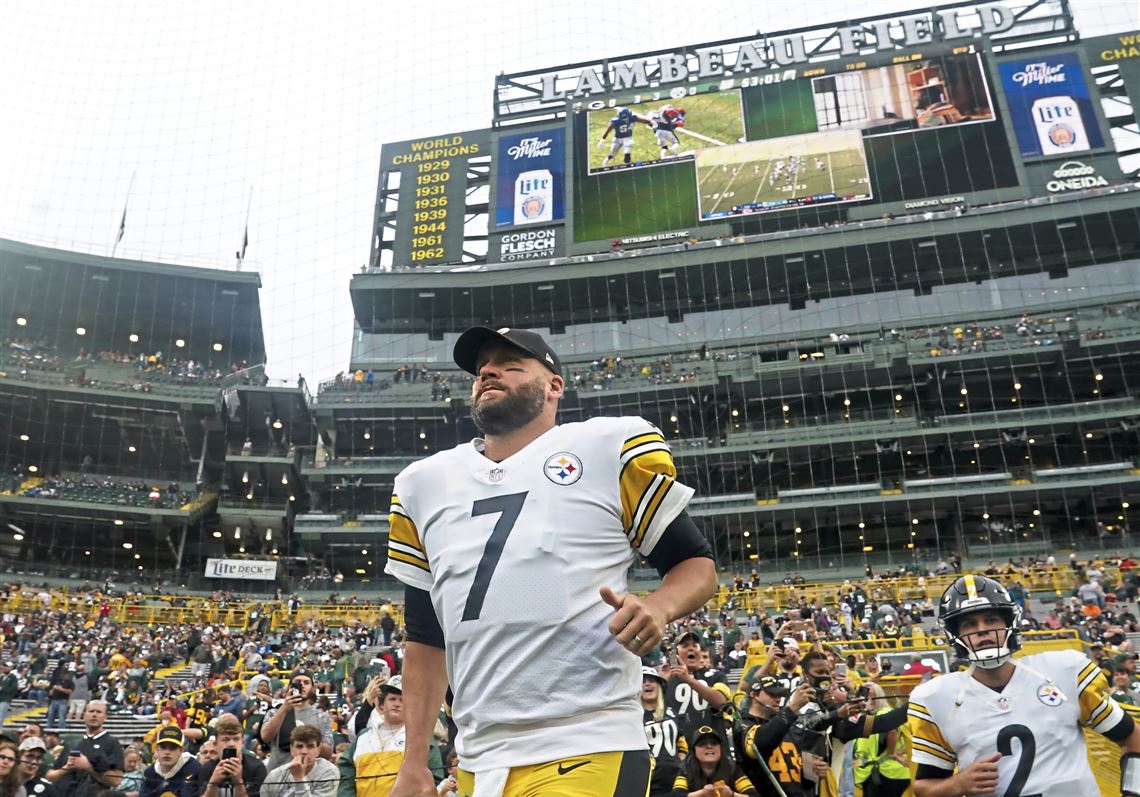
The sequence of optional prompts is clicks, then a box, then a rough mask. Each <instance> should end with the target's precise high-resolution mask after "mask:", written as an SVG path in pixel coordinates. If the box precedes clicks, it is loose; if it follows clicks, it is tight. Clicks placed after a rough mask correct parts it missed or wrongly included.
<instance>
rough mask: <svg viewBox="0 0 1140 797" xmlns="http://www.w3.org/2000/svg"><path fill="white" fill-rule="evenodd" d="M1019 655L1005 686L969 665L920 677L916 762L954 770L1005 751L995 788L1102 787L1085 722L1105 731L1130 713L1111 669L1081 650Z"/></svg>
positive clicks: (1057, 793) (914, 708) (1076, 792)
mask: <svg viewBox="0 0 1140 797" xmlns="http://www.w3.org/2000/svg"><path fill="white" fill-rule="evenodd" d="M1013 662H1014V664H1016V665H1017V666H1016V669H1015V670H1014V673H1013V677H1012V678H1011V679H1010V681H1009V683H1008V684H1006V686H1005V688H1004V689H1003V690H1002V691H1001V692H995V691H994V690H992V689H990V688H988V687H986V686H983V685H982V684H981V683H980V682H979V681H977V680H976V679H974V678H972V677H970V676H968V675H967V674H966V673H965V672H959V673H951V674H949V675H943V676H941V677H939V678H935V679H933V680H931V681H927V682H926V683H923V684H919V686H918V687H917V688H916V689H915V690H914V692H912V693H911V696H910V708H909V710H908V716H909V721H910V727H911V730H912V732H913V740H912V745H913V754H912V755H913V758H914V761H915V762H916V763H918V764H925V765H927V766H933V767H938V768H940V769H945V770H952V769H953V768H954V766H955V765H957V766H958V767H959V768H965V767H967V766H969V765H970V764H971V763H973V762H974V761H977V760H978V759H981V758H987V757H989V756H992V755H993V754H995V753H1001V758H1000V759H999V760H998V788H997V790H996V791H995V792H994V794H997V795H1003V797H1086V796H1087V797H1093V795H1097V794H1099V793H1100V791H1099V788H1098V787H1097V783H1096V780H1095V779H1094V777H1093V774H1092V771H1091V770H1090V769H1089V764H1088V758H1087V756H1086V746H1085V737H1084V734H1083V733H1082V731H1081V727H1082V726H1085V727H1089V728H1092V729H1093V730H1094V731H1098V732H1099V733H1105V732H1107V731H1110V730H1111V729H1112V728H1115V727H1116V725H1117V724H1118V723H1120V722H1121V721H1123V720H1124V711H1123V709H1121V708H1120V706H1119V705H1117V703H1116V702H1115V701H1113V699H1112V698H1111V697H1110V696H1109V692H1110V690H1109V687H1108V682H1107V681H1106V680H1105V677H1104V674H1103V673H1102V672H1101V670H1100V668H1099V667H1098V666H1097V665H1096V664H1094V663H1093V662H1091V661H1090V660H1089V659H1088V657H1086V656H1084V655H1083V654H1081V653H1078V652H1077V651H1075V650H1058V651H1048V652H1045V653H1038V654H1035V655H1032V656H1025V657H1023V658H1019V659H1013Z"/></svg>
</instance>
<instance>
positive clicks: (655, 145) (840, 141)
mask: <svg viewBox="0 0 1140 797" xmlns="http://www.w3.org/2000/svg"><path fill="white" fill-rule="evenodd" d="M904 58H905V60H904V62H903V63H891V64H886V65H881V66H876V65H866V64H862V63H860V62H857V61H856V62H853V63H843V64H838V65H835V66H830V65H829V66H828V67H827V68H826V69H808V70H788V72H787V73H785V74H784V75H780V76H779V79H775V80H771V79H770V80H768V81H751V80H748V79H744V80H741V81H739V84H743V85H734V86H733V87H732V88H730V87H729V84H736V83H737V82H736V81H734V80H732V79H729V80H726V81H721V82H720V83H717V84H709V85H707V86H697V87H694V88H690V89H689V91H696V92H700V91H701V90H702V89H704V90H705V91H706V92H708V93H703V94H702V93H695V94H692V95H690V96H684V97H679V98H672V97H669V96H666V97H664V98H662V99H658V100H656V101H651V102H644V103H640V104H630V105H617V106H614V107H606V108H600V109H592V110H588V111H587V112H586V113H585V114H581V113H580V114H577V116H579V117H581V116H585V117H586V123H585V125H584V126H583V124H582V120H581V119H577V120H575V121H576V124H575V133H576V135H577V147H576V153H577V156H578V161H577V163H576V166H578V168H577V169H576V171H575V174H576V179H575V180H574V190H575V197H574V199H575V208H576V214H575V219H574V233H575V234H574V237H575V239H576V240H579V241H583V240H599V239H607V238H615V237H621V236H628V235H633V234H645V233H652V232H659V231H662V230H666V229H671V228H673V229H675V228H678V227H688V226H692V225H693V224H694V223H699V222H712V221H717V220H722V219H728V218H734V217H741V216H749V215H755V214H766V213H778V212H783V211H795V210H803V209H807V208H818V207H820V206H825V205H834V204H841V203H870V202H879V203H882V202H894V201H904V200H912V199H922V198H926V197H930V196H938V195H942V194H951V193H966V192H973V191H981V190H987V189H993V188H1001V187H1008V186H1013V185H1017V172H1016V169H1015V168H1014V162H1013V154H1012V152H1011V149H1010V146H1009V142H1008V140H1007V138H1006V135H1005V132H1004V130H1003V129H1002V126H1001V124H1000V122H999V120H998V113H997V110H996V108H995V104H994V101H993V99H992V93H991V90H990V80H989V77H988V75H987V73H986V68H985V65H984V64H983V62H982V57H981V54H980V53H978V52H976V51H975V50H974V49H973V47H972V46H967V47H961V48H957V51H956V52H944V53H934V54H927V53H921V52H916V53H912V54H910V55H908V56H905V57H904ZM816 73H819V74H816ZM615 102H620V99H619V100H615ZM665 109H668V110H673V111H675V112H677V113H678V114H680V118H679V120H676V121H674V122H673V123H669V122H666V123H665V124H664V125H663V124H662V113H663V111H664V110H665ZM623 114H624V116H623ZM622 126H624V130H623V132H624V134H625V135H624V138H623V143H622V145H621V146H619V145H618V144H617V142H616V140H615V139H614V136H615V135H616V133H617V130H618V128H619V127H622ZM661 127H665V128H666V130H664V131H662V130H661ZM607 131H608V133H609V135H607V136H606V137H605V138H604V139H603V138H602V135H603V133H605V132H607ZM670 134H671V135H670ZM623 150H628V151H629V154H630V157H629V158H624V157H623V155H624V153H623ZM583 166H584V167H585V168H582V167H583ZM646 166H655V167H658V168H655V169H652V170H646V171H645V172H644V173H641V174H639V173H638V172H639V171H641V167H646ZM634 198H637V199H636V201H635V200H634ZM630 206H633V207H630ZM627 207H629V208H630V210H631V211H632V212H627V211H626V208H627Z"/></svg>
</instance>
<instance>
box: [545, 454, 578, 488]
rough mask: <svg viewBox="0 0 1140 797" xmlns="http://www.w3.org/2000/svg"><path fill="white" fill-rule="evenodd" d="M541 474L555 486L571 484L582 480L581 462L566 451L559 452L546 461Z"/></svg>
mask: <svg viewBox="0 0 1140 797" xmlns="http://www.w3.org/2000/svg"><path fill="white" fill-rule="evenodd" d="M542 472H543V473H545V474H546V478H548V479H550V480H551V481H552V482H554V483H555V484H560V485H563V486H565V485H568V484H573V483H574V482H576V481H578V480H579V479H580V478H582V460H580V459H578V458H577V457H576V456H574V455H573V454H571V453H569V452H567V451H560V452H558V453H557V454H555V455H554V456H552V457H550V458H549V459H547V460H546V464H545V465H543V466H542Z"/></svg>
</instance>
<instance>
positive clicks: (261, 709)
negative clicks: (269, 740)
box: [245, 695, 273, 733]
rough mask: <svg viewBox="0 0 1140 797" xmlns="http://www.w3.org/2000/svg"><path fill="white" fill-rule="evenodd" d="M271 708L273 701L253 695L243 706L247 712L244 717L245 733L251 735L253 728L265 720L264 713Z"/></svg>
mask: <svg viewBox="0 0 1140 797" xmlns="http://www.w3.org/2000/svg"><path fill="white" fill-rule="evenodd" d="M272 707H273V700H272V699H271V698H268V697H258V696H257V695H254V696H253V697H251V698H250V699H249V700H248V701H246V704H245V710H246V711H247V712H249V713H248V714H246V716H245V729H246V731H247V732H250V733H252V732H253V729H254V727H255V726H257V725H259V724H260V723H261V721H262V720H263V719H265V715H266V713H268V711H269V709H270V708H272Z"/></svg>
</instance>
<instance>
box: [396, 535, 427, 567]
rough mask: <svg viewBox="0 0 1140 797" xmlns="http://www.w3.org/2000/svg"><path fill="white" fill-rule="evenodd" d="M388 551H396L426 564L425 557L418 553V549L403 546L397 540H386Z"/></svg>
mask: <svg viewBox="0 0 1140 797" xmlns="http://www.w3.org/2000/svg"><path fill="white" fill-rule="evenodd" d="M388 550H389V551H398V552H400V553H402V554H404V555H405V556H411V557H414V558H416V559H419V560H420V561H421V562H424V563H425V564H426V563H427V557H426V556H424V555H423V554H422V553H421V552H420V551H419V549H417V548H413V547H412V546H410V545H404V543H402V542H400V541H399V540H393V539H392V538H391V537H389V538H388Z"/></svg>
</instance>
